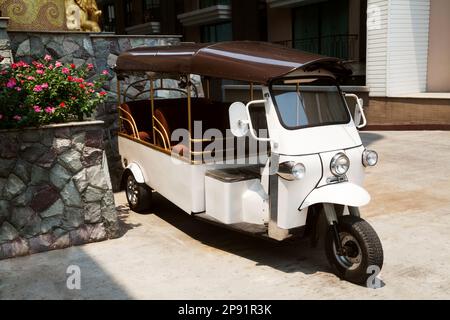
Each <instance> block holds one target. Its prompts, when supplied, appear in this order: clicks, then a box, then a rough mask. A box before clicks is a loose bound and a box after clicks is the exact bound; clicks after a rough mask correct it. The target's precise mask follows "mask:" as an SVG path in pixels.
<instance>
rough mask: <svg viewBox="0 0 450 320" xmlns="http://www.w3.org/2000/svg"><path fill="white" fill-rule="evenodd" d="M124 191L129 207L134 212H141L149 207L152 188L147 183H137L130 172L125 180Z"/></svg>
mask: <svg viewBox="0 0 450 320" xmlns="http://www.w3.org/2000/svg"><path fill="white" fill-rule="evenodd" d="M125 193H126V196H127V200H128V204H129V206H130V209H131V210H133V211H134V212H137V213H142V212H144V211H146V210H148V209H150V205H151V202H152V190H151V189H150V188H149V187H148V186H147V185H145V184H140V183H138V182H137V181H136V179H135V178H134V176H133V174H131V173H130V174H129V175H128V177H127V180H126V188H125Z"/></svg>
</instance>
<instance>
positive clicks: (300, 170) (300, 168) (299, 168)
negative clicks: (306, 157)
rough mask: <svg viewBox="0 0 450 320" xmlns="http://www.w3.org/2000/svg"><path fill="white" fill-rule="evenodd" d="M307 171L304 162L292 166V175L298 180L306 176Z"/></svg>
mask: <svg viewBox="0 0 450 320" xmlns="http://www.w3.org/2000/svg"><path fill="white" fill-rule="evenodd" d="M305 173H306V168H305V166H304V165H303V164H302V163H297V164H296V165H295V166H294V167H293V168H292V175H293V176H294V178H295V179H297V180H301V179H303V178H304V177H305Z"/></svg>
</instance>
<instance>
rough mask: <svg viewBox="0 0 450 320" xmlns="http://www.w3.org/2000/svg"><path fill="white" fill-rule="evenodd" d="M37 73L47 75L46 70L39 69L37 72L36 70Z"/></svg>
mask: <svg viewBox="0 0 450 320" xmlns="http://www.w3.org/2000/svg"><path fill="white" fill-rule="evenodd" d="M36 73H37V74H44V73H45V71H44V70H42V69H37V70H36Z"/></svg>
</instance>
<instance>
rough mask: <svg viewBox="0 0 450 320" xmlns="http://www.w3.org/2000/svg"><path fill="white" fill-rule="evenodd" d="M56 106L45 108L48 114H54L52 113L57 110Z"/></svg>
mask: <svg viewBox="0 0 450 320" xmlns="http://www.w3.org/2000/svg"><path fill="white" fill-rule="evenodd" d="M55 110H56V109H55V108H52V107H47V108H45V112H47V113H48V114H52V113H54V112H55Z"/></svg>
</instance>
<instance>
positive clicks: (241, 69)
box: [115, 41, 351, 84]
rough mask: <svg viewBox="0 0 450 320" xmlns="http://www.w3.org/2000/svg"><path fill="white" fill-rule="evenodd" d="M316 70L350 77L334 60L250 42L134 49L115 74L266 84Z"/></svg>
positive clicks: (343, 67) (348, 71) (124, 56)
mask: <svg viewBox="0 0 450 320" xmlns="http://www.w3.org/2000/svg"><path fill="white" fill-rule="evenodd" d="M318 68H324V69H327V70H329V71H331V72H333V73H334V74H336V75H348V74H351V71H350V70H349V69H347V68H346V67H345V66H344V65H343V64H342V61H341V60H340V59H338V58H330V57H325V56H321V55H317V54H313V53H307V52H302V51H299V50H295V49H290V48H286V47H282V46H278V45H273V44H269V43H265V42H252V41H233V42H221V43H216V44H181V45H177V46H165V47H144V48H136V49H132V50H129V51H127V52H125V53H122V54H121V55H120V56H119V58H118V59H117V65H116V69H115V70H116V72H117V73H118V74H126V73H132V72H143V71H144V72H147V71H151V72H157V73H168V74H173V73H181V74H199V75H203V76H209V77H214V78H223V79H232V80H241V81H246V82H254V83H260V84H267V83H269V82H270V81H271V80H273V79H276V78H280V77H283V76H286V75H288V74H289V73H291V72H294V71H296V70H305V69H308V70H313V69H318Z"/></svg>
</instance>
